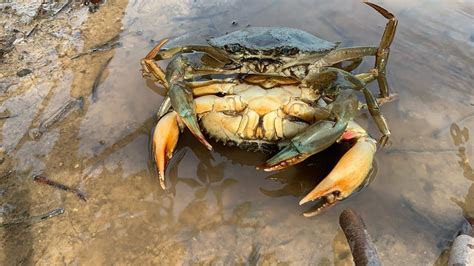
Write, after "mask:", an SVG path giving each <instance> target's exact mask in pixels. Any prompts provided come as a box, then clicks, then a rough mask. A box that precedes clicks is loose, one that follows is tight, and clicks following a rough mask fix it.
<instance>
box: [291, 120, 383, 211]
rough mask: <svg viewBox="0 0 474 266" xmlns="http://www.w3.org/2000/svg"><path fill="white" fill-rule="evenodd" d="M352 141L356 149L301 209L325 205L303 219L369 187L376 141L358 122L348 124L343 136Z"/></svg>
mask: <svg viewBox="0 0 474 266" xmlns="http://www.w3.org/2000/svg"><path fill="white" fill-rule="evenodd" d="M351 139H355V140H356V143H355V144H354V146H352V147H351V148H350V149H349V151H347V152H346V153H345V154H344V156H342V158H341V159H340V160H339V162H338V163H337V164H336V166H335V167H334V168H333V169H332V171H331V172H330V173H329V175H328V176H326V178H324V179H323V181H321V183H319V184H318V185H317V186H316V187H315V188H314V189H313V190H312V191H311V192H310V193H308V194H307V195H306V196H305V197H304V198H303V199H302V200H301V201H300V202H299V204H300V205H302V204H304V203H307V202H309V201H314V200H321V201H322V202H320V204H318V207H317V208H316V210H313V211H311V212H306V213H304V216H306V217H310V216H314V215H317V214H318V213H320V212H321V211H322V210H323V209H325V208H327V207H329V206H332V205H334V204H336V203H337V202H338V201H341V200H344V199H346V198H348V197H349V196H350V195H351V194H353V193H354V192H356V191H357V190H359V189H361V188H362V187H363V186H365V185H367V182H365V181H366V179H367V177H368V176H369V174H370V171H371V169H372V163H373V160H374V154H375V151H376V141H375V140H374V139H372V138H370V137H369V136H368V135H367V133H366V132H365V130H364V129H362V128H361V127H360V126H359V125H357V124H356V123H355V122H349V125H348V126H347V130H346V132H345V133H344V134H343V136H342V140H351Z"/></svg>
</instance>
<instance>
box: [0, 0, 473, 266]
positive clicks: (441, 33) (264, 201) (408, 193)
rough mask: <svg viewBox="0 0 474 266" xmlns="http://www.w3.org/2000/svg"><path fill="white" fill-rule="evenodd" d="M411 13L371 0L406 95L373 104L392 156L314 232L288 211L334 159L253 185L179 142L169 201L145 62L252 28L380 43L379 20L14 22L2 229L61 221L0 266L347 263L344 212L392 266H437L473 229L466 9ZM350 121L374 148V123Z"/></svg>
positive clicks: (246, 160) (237, 8)
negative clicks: (156, 158)
mask: <svg viewBox="0 0 474 266" xmlns="http://www.w3.org/2000/svg"><path fill="white" fill-rule="evenodd" d="M413 2H414V1H402V0H398V1H383V2H377V3H378V4H380V5H381V6H383V7H384V8H386V9H387V10H390V11H391V12H392V13H394V14H395V15H396V16H397V17H398V19H399V27H398V32H397V35H396V37H395V40H394V43H393V45H392V49H391V54H390V59H389V64H388V67H387V75H388V82H389V84H390V87H391V89H392V92H394V93H396V94H397V95H398V97H397V99H396V100H395V101H393V102H390V103H387V104H385V105H384V106H383V107H382V112H383V114H384V115H385V117H386V118H387V121H388V123H389V125H390V126H391V130H392V139H391V145H390V146H389V147H386V148H384V149H381V150H379V151H378V152H377V154H376V172H375V173H374V180H373V182H372V183H371V185H370V186H369V187H367V188H365V189H364V190H362V191H361V192H360V193H358V194H356V195H354V196H353V197H351V198H349V199H348V200H346V201H343V202H342V203H340V204H338V205H336V206H334V207H332V208H331V209H329V210H328V211H326V212H324V213H323V214H321V215H319V216H317V217H313V218H305V217H303V216H302V215H301V213H302V212H303V211H305V210H306V209H308V208H309V207H310V206H311V205H310V204H309V206H299V205H298V201H299V199H300V198H301V197H302V196H303V195H304V194H305V193H306V192H308V191H309V190H310V189H312V188H313V187H314V186H315V185H316V184H317V183H318V182H319V180H320V179H321V178H322V177H323V176H324V175H325V174H326V173H327V172H328V170H329V169H330V167H331V166H332V165H333V164H334V162H335V158H337V155H338V154H340V151H339V150H338V149H337V148H332V149H330V150H329V151H327V152H324V153H323V154H321V155H319V156H315V157H314V158H311V159H310V160H308V161H307V162H305V163H302V164H301V165H299V166H297V167H293V168H291V169H289V170H286V171H281V172H277V173H267V172H263V171H257V170H255V165H257V164H259V163H261V162H263V161H264V160H265V158H267V155H265V154H256V153H255V154H254V153H249V152H244V151H241V150H238V149H235V148H228V147H224V146H221V145H219V144H216V143H213V145H214V146H215V151H214V152H209V151H207V150H206V149H205V148H204V147H203V146H202V145H201V144H199V142H198V141H197V140H195V139H194V138H193V137H192V136H190V134H189V133H185V134H184V135H183V136H182V137H181V138H180V144H179V146H178V152H177V154H176V155H175V158H174V159H173V160H172V162H171V164H170V167H169V171H168V176H169V180H170V183H171V189H170V191H169V192H164V191H163V190H161V188H160V186H159V183H158V180H157V177H156V176H155V175H154V172H153V170H152V168H150V167H149V163H148V137H149V133H150V130H151V128H152V127H153V126H154V124H155V118H154V115H155V113H156V111H157V109H158V107H159V105H160V103H161V100H162V99H163V95H164V94H165V90H164V89H163V88H161V87H160V86H159V85H155V84H153V82H150V81H146V80H145V79H143V78H142V76H141V72H140V64H139V61H140V59H141V58H143V57H144V56H145V55H146V54H147V53H148V51H149V50H150V49H151V48H152V47H153V46H154V45H155V44H156V43H157V42H158V41H159V40H161V39H163V38H171V39H172V40H171V42H170V45H173V44H180V43H203V42H205V40H206V38H208V37H210V36H218V35H221V34H224V33H226V32H231V31H234V30H237V29H241V28H243V27H246V26H247V25H251V26H287V27H294V28H299V29H303V30H305V31H307V32H310V33H313V34H315V35H317V36H319V37H322V38H324V39H327V40H330V41H334V42H336V41H340V42H342V43H341V46H347V47H349V46H361V45H377V44H378V42H379V40H380V37H381V35H382V32H383V29H384V26H385V23H386V21H385V19H384V18H383V17H382V16H380V15H379V14H377V13H376V12H375V11H374V10H372V9H371V8H369V7H367V6H366V5H363V4H362V3H360V2H359V1H350V2H349V1H342V0H340V1H314V0H299V1H291V2H290V1H258V2H255V1H250V0H243V1H237V0H228V1H214V0H212V1H196V0H194V1H186V0H184V1H183V0H180V1H171V0H159V1H158V0H154V1H145V0H130V1H125V0H115V1H114V0H109V1H107V3H106V4H104V5H102V6H100V8H99V9H98V11H97V12H95V13H89V12H88V11H87V9H86V8H85V7H83V6H79V5H77V4H75V5H73V6H67V7H66V8H65V9H64V10H61V11H60V12H58V13H57V14H56V15H54V17H51V16H50V17H47V18H43V20H42V21H40V22H38V23H37V24H35V23H36V22H35V21H33V22H31V24H18V25H16V24H15V25H13V24H14V23H13V24H12V25H10V24H8V23H7V22H5V21H9V19H10V20H12V19H15V20H18V19H28V18H29V16H31V15H28V14H29V13H28V14H27V15H25V13H21V12H26V11H24V10H23V11H22V10H20V9H18V10H20V11H21V12H20V11H18V10H16V11H15V9H14V11H11V9H10V10H9V11H8V12H6V13H4V14H9V15H8V16H9V17H7V16H6V15H5V16H4V17H3V18H2V21H3V22H5V24H4V25H3V28H2V30H3V32H2V33H5V32H8V30H9V29H10V30H11V29H12V28H14V27H23V29H26V30H31V29H33V31H32V33H31V34H30V35H29V36H27V35H25V36H27V37H25V36H23V37H24V39H23V40H20V41H16V42H14V43H13V44H12V45H13V46H14V49H13V50H12V51H9V53H8V54H6V55H5V58H4V60H3V63H2V66H1V69H0V70H1V72H0V79H2V81H0V85H1V87H0V88H1V91H0V93H2V96H1V104H0V112H4V111H8V112H9V114H10V117H9V118H5V119H1V120H0V126H1V139H2V146H3V149H4V152H3V153H4V154H2V164H1V170H2V175H1V177H0V178H1V180H0V185H1V186H0V202H2V209H1V213H0V215H2V216H1V217H2V221H3V222H8V221H12V220H14V219H16V218H18V217H28V216H32V215H38V214H41V213H45V212H48V211H50V210H52V209H55V208H58V207H62V208H64V209H65V213H64V214H62V215H59V216H57V217H53V218H51V219H48V220H45V221H42V222H38V223H34V224H25V223H19V224H15V225H9V226H7V227H4V228H0V230H1V231H0V234H2V235H3V240H2V249H3V255H0V256H2V257H0V261H4V262H5V264H16V263H37V264H51V263H54V264H63V263H64V264H145V265H147V264H170V263H174V264H176V263H179V264H181V263H185V264H190V263H202V264H207V263H217V264H231V263H248V264H254V263H257V262H258V263H260V264H265V265H266V264H272V265H273V264H277V263H281V264H294V265H304V264H312V265H331V264H336V265H351V255H350V251H349V246H348V244H347V242H346V240H345V238H344V235H343V233H342V231H341V229H340V228H339V225H338V216H339V214H340V213H341V211H342V210H343V209H346V208H352V209H354V210H356V211H357V212H359V213H360V214H361V216H362V217H363V218H364V220H365V223H366V225H367V228H368V231H369V233H370V234H371V236H372V238H373V240H374V243H375V245H376V247H377V249H378V252H379V255H380V257H381V260H382V261H383V262H384V263H385V264H387V265H396V264H400V262H405V263H407V264H409V265H427V264H428V265H430V264H439V265H441V264H443V263H445V259H446V254H445V250H446V249H447V248H448V247H449V246H450V244H451V241H452V240H453V239H454V237H455V236H456V234H457V233H458V232H459V231H460V230H463V228H465V227H466V220H465V218H464V217H474V186H473V182H474V173H473V171H472V168H471V164H470V162H469V159H471V158H472V156H473V153H474V150H473V145H472V143H473V140H472V138H473V137H474V136H473V133H472V132H473V130H474V92H473V86H472V84H473V81H474V79H473V72H472V66H473V65H474V27H473V25H474V4H473V2H472V1H449V2H448V1H444V2H440V1H416V3H413ZM57 10H59V9H57ZM3 11H5V10H3ZM53 14H54V12H53ZM15 23H16V22H15ZM34 25H37V26H34ZM16 37H17V38H19V37H18V34H17V35H16ZM0 50H1V49H0ZM372 65H373V59H368V60H366V61H365V62H364V63H363V64H362V65H361V67H360V68H359V69H357V70H356V71H364V70H367V69H370V68H371V67H372ZM21 69H30V70H32V73H30V74H27V75H23V74H24V73H20V74H18V73H17V72H18V71H19V70H21ZM20 76H21V77H20ZM370 88H371V90H372V91H374V92H375V91H376V90H377V88H376V85H374V84H371V86H370ZM61 110H62V111H63V112H61ZM357 121H358V122H359V123H360V124H361V125H363V126H364V127H366V128H367V129H368V131H369V132H370V133H371V134H372V135H374V136H378V134H379V133H378V131H377V129H376V127H375V125H374V123H373V121H372V120H371V119H370V116H368V115H367V113H364V112H362V113H361V115H360V116H359V117H358V118H357ZM39 173H42V174H43V175H45V176H47V177H49V178H51V179H53V180H56V181H59V182H61V183H64V184H67V185H70V186H72V187H77V188H79V189H80V190H82V191H84V192H85V194H86V196H87V201H86V202H84V201H81V200H80V199H79V198H78V197H76V196H75V195H74V194H73V193H68V192H64V191H62V190H56V189H54V188H52V187H50V186H45V185H42V184H39V183H38V182H34V181H33V178H32V176H33V175H34V174H39Z"/></svg>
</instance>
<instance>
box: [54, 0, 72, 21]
mask: <svg viewBox="0 0 474 266" xmlns="http://www.w3.org/2000/svg"><path fill="white" fill-rule="evenodd" d="M71 2H72V0H68V1H67V2H66V3H65V4H64V5H63V6H62V7H60V8H59V9H58V10H56V11H55V12H54V13H53V15H51V16H52V17H54V16H56V15H57V14H59V13H60V12H62V11H63V10H64V9H65V8H66V7H67V6H69V5H70V4H71Z"/></svg>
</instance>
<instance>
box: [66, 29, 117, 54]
mask: <svg viewBox="0 0 474 266" xmlns="http://www.w3.org/2000/svg"><path fill="white" fill-rule="evenodd" d="M119 37H120V35H119V34H117V35H115V36H114V37H112V38H111V39H110V40H108V41H105V42H104V43H101V44H99V45H96V46H94V47H92V48H91V49H89V50H87V51H86V52H82V53H78V54H76V55H74V56H72V57H71V59H76V58H79V57H81V56H84V55H90V54H93V53H95V52H102V51H107V50H112V49H114V48H117V47H120V46H122V43H121V42H119V41H118V39H119Z"/></svg>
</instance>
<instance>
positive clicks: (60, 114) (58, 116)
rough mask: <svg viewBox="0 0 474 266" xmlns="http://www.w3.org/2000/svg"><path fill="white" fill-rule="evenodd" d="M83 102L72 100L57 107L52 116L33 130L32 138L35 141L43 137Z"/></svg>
mask: <svg viewBox="0 0 474 266" xmlns="http://www.w3.org/2000/svg"><path fill="white" fill-rule="evenodd" d="M82 102H83V98H82V97H81V98H79V99H74V100H69V101H67V102H66V103H65V104H63V105H62V106H61V107H59V109H58V110H56V112H54V114H53V115H52V116H50V117H48V118H46V119H45V120H43V121H41V123H40V124H39V127H38V128H37V129H35V130H34V132H33V136H32V137H33V138H34V139H37V138H39V137H41V135H43V133H44V132H46V131H47V130H48V129H49V128H50V127H52V126H53V125H54V124H55V123H57V122H59V121H60V120H62V119H63V118H64V117H66V115H67V114H68V113H69V111H71V109H72V108H73V107H75V106H81V105H82Z"/></svg>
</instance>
